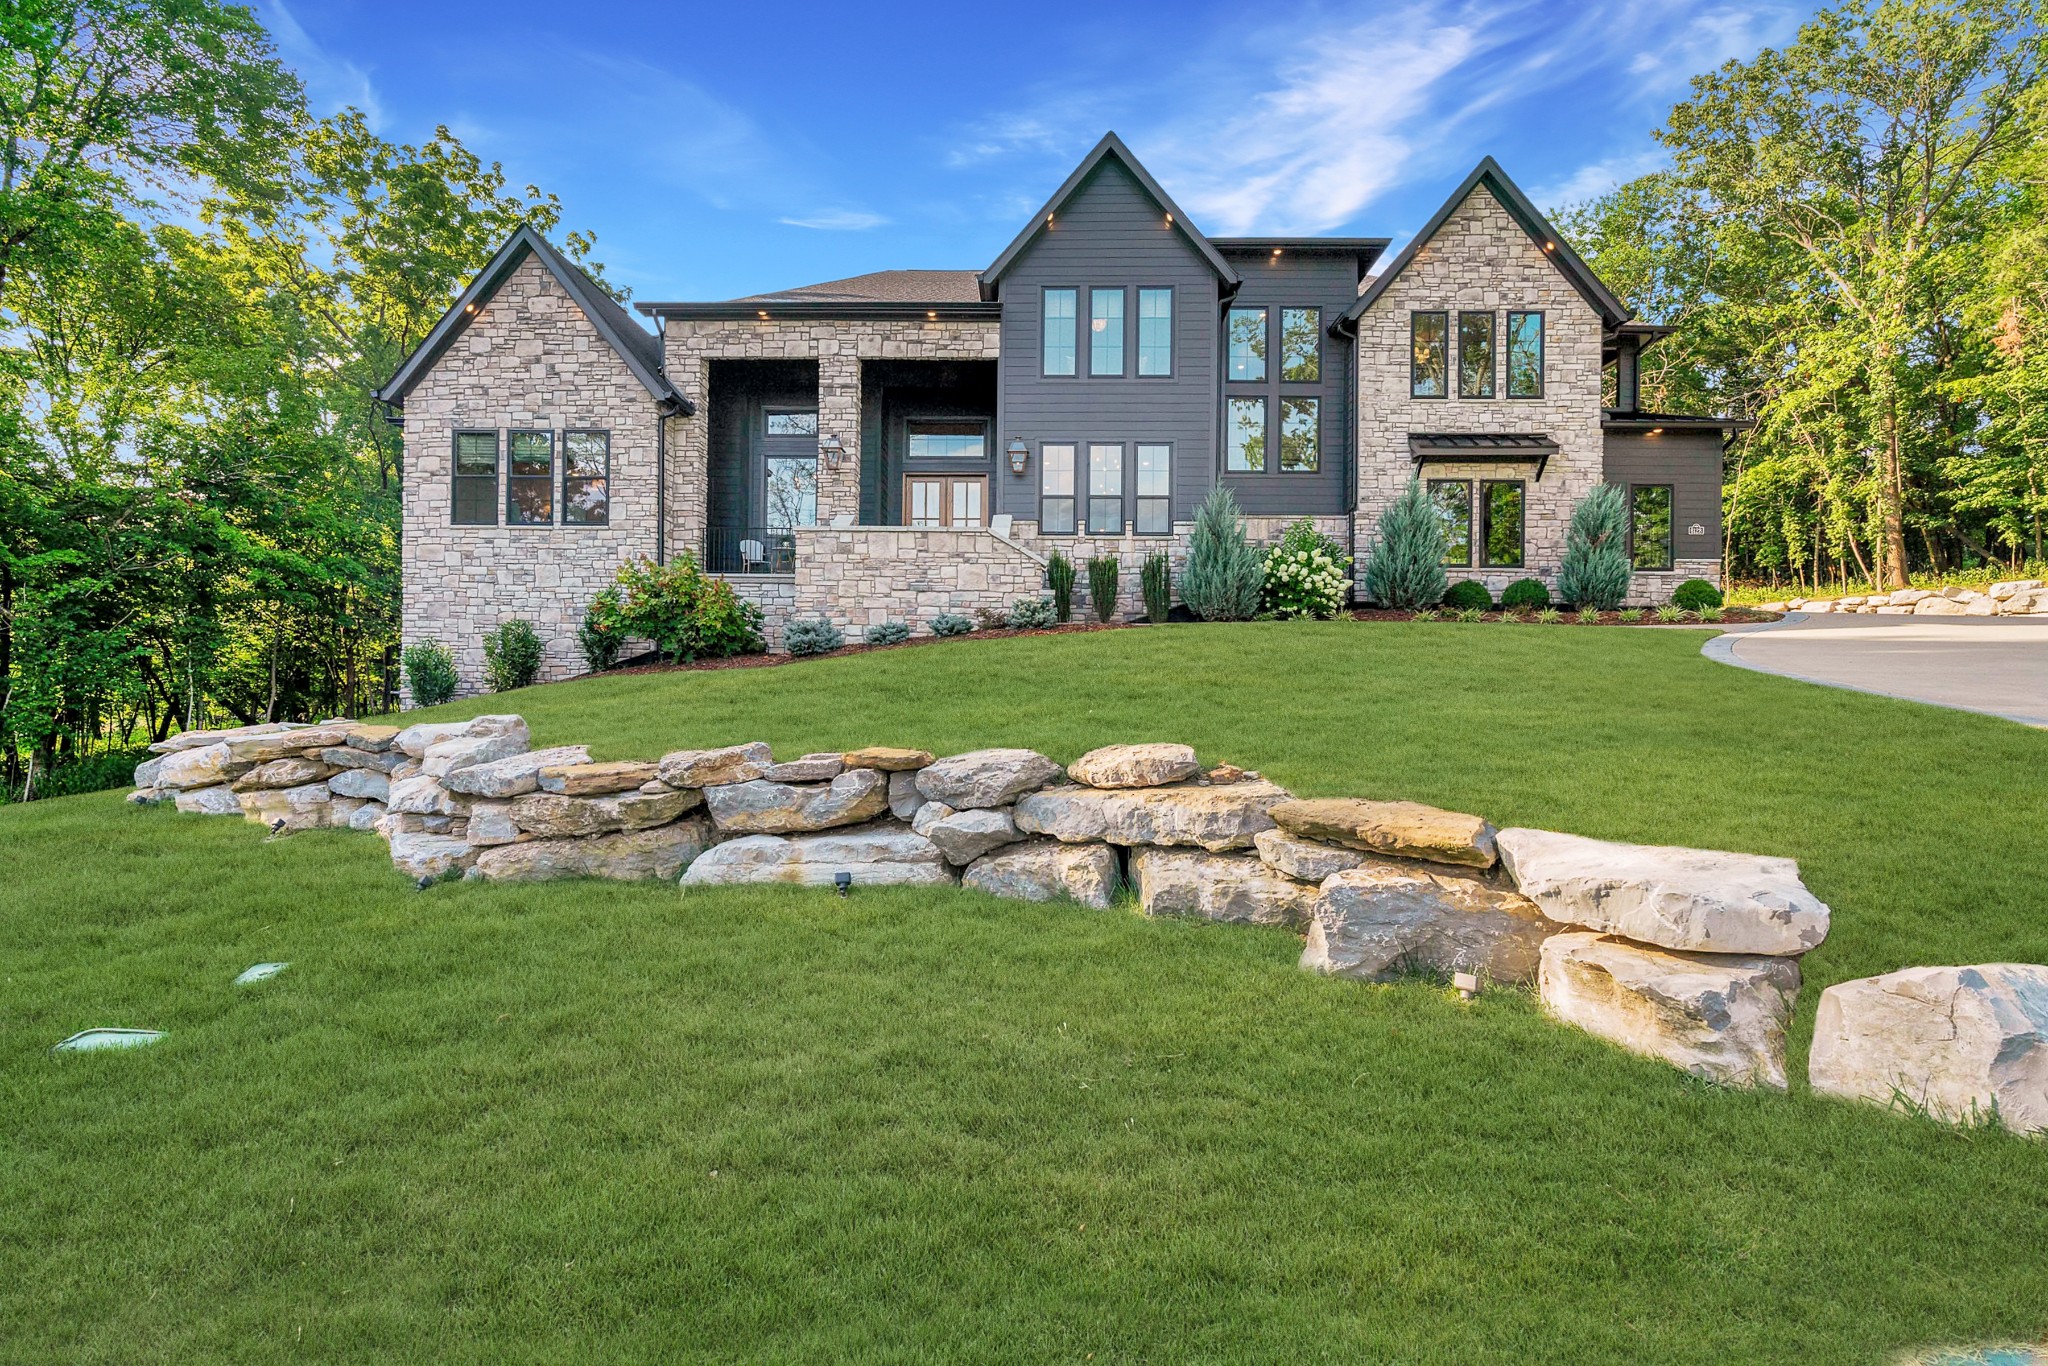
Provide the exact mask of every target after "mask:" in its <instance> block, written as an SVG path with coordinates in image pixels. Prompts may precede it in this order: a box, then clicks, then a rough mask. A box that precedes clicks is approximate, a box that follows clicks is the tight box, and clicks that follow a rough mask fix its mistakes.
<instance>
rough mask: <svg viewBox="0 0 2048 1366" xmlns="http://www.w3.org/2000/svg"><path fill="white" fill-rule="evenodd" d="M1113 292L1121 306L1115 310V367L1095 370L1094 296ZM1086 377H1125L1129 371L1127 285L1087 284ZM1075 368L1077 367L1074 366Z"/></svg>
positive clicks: (1128, 292)
mask: <svg viewBox="0 0 2048 1366" xmlns="http://www.w3.org/2000/svg"><path fill="white" fill-rule="evenodd" d="M1098 294H1114V295H1116V296H1118V298H1119V300H1120V301H1121V304H1122V306H1121V307H1120V308H1119V309H1118V310H1117V353H1116V355H1117V368H1116V369H1114V370H1097V369H1096V368H1095V296H1096V295H1098ZM1086 331H1087V333H1088V372H1087V373H1088V378H1089V379H1127V378H1129V376H1130V373H1131V289H1130V286H1129V285H1090V286H1088V326H1087V329H1086ZM1076 368H1077V369H1078V368H1079V367H1076Z"/></svg>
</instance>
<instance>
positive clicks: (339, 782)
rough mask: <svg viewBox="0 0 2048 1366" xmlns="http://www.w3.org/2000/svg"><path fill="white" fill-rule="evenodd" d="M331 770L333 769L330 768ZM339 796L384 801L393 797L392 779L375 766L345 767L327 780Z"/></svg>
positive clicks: (329, 786) (328, 784) (331, 788)
mask: <svg viewBox="0 0 2048 1366" xmlns="http://www.w3.org/2000/svg"><path fill="white" fill-rule="evenodd" d="M330 771H331V770H330ZM327 786H328V788H329V789H330V790H332V791H333V793H334V795H335V796H337V797H360V798H362V799H363V800H365V801H372V802H382V801H388V800H390V797H391V779H390V778H389V777H387V776H385V775H384V774H382V773H379V772H377V770H375V769H373V768H345V769H342V770H341V771H340V772H338V773H334V775H333V776H332V777H330V778H329V779H328V780H327Z"/></svg>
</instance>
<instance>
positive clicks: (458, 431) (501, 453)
mask: <svg viewBox="0 0 2048 1366" xmlns="http://www.w3.org/2000/svg"><path fill="white" fill-rule="evenodd" d="M465 436H488V437H489V438H490V439H491V475H490V479H491V490H490V495H489V496H488V497H487V498H486V499H485V503H484V505H485V506H486V507H488V508H490V510H491V516H490V520H489V521H460V520H458V519H457V518H456V515H455V514H456V509H457V508H458V507H459V506H461V501H462V500H461V499H460V498H459V497H458V496H457V495H458V494H459V493H460V492H461V489H462V481H463V480H465V479H468V480H473V481H480V480H482V479H483V477H484V476H482V475H480V474H464V473H462V438H463V437H465ZM504 458H505V440H504V436H503V434H502V433H500V432H499V430H498V429H497V428H496V427H457V428H455V429H454V430H453V431H452V432H450V434H449V438H448V480H449V483H448V525H450V526H497V525H499V524H500V522H501V521H502V520H503V519H504V515H505V510H504V509H503V508H502V507H500V506H499V505H498V485H499V483H500V482H501V470H502V468H503V465H504Z"/></svg>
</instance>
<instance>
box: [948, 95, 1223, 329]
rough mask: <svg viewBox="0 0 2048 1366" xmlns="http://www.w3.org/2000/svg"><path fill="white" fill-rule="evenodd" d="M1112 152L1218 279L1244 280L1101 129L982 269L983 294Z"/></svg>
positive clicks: (989, 293)
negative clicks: (1042, 204)
mask: <svg viewBox="0 0 2048 1366" xmlns="http://www.w3.org/2000/svg"><path fill="white" fill-rule="evenodd" d="M1112 156H1113V157H1115V158H1116V159H1117V162H1118V164H1120V165H1121V166H1122V167H1123V168H1124V169H1125V170H1127V171H1129V172H1130V173H1131V175H1132V176H1134V177H1135V178H1136V179H1137V182H1138V184H1139V185H1141V186H1143V187H1144V190H1145V193H1146V194H1149V195H1151V196H1152V198H1153V200H1154V201H1155V202H1157V203H1158V205H1159V207H1160V208H1162V209H1164V210H1165V211H1166V213H1167V215H1168V216H1169V217H1171V218H1172V219H1173V226H1174V228H1175V229H1176V230H1177V231H1178V232H1179V233H1180V234H1181V236H1183V237H1185V238H1186V239H1187V240H1188V245H1189V246H1191V247H1193V248H1194V249H1195V251H1196V252H1197V253H1199V254H1200V255H1201V257H1202V259H1203V260H1204V261H1206V262H1208V263H1209V269H1211V270H1213V271H1215V272H1216V277H1217V278H1218V279H1220V280H1222V281H1223V283H1224V284H1226V285H1229V286H1231V287H1233V288H1235V287H1236V286H1237V285H1240V284H1242V283H1244V281H1243V278H1242V277H1241V276H1239V275H1238V273H1237V271H1236V270H1234V269H1232V268H1231V265H1230V262H1228V261H1226V260H1224V259H1223V253H1222V252H1220V251H1218V250H1216V247H1215V245H1214V244H1213V243H1212V242H1210V241H1209V239H1208V238H1206V237H1204V236H1202V233H1201V230H1200V229H1199V228H1197V227H1196V226H1195V225H1194V224H1193V223H1192V222H1190V221H1189V220H1188V216H1187V215H1186V214H1184V213H1182V212H1181V211H1180V205H1178V204H1176V203H1174V202H1173V198H1172V196H1170V195H1169V194H1167V193H1166V191H1165V190H1162V189H1161V188H1159V182H1158V181H1156V180H1154V179H1153V178H1152V173H1151V172H1150V171H1148V170H1146V169H1145V168H1144V167H1143V166H1142V165H1140V164H1139V162H1138V159H1137V158H1136V157H1135V156H1132V155H1131V149H1130V148H1128V147H1126V146H1124V140H1123V139H1122V138H1120V137H1118V136H1117V135H1116V134H1115V133H1104V134H1103V135H1102V141H1100V142H1098V143H1096V144H1095V147H1094V150H1092V151H1090V152H1089V153H1088V155H1087V156H1085V157H1082V158H1081V164H1080V165H1079V166H1076V167H1075V168H1074V173H1073V174H1072V175H1070V176H1068V177H1067V178H1066V180H1065V181H1063V182H1061V184H1060V187H1059V188H1058V189H1057V190H1054V191H1053V192H1052V198H1051V199H1048V200H1046V201H1045V207H1044V208H1042V209H1040V210H1039V211H1038V212H1037V213H1036V214H1034V215H1033V216H1032V219H1031V221H1030V222H1029V223H1026V224H1025V225H1024V231H1022V232H1020V233H1018V234H1017V237H1016V240H1015V241H1013V242H1011V243H1010V245H1009V246H1007V247H1005V248H1003V254H1002V255H1001V256H998V257H996V259H995V261H994V262H993V263H992V264H991V265H990V266H989V268H988V269H987V270H984V271H983V272H982V273H981V282H980V283H981V297H982V298H984V299H993V298H995V297H996V285H997V283H998V282H999V281H1001V279H1002V278H1003V275H1004V273H1005V272H1006V271H1008V270H1009V269H1010V267H1011V266H1013V265H1015V264H1016V262H1017V258H1018V257H1020V256H1022V255H1023V254H1024V249H1025V248H1026V247H1028V246H1030V245H1031V244H1032V243H1033V242H1035V241H1036V240H1038V234H1039V233H1041V232H1043V231H1044V230H1045V227H1046V224H1047V221H1048V220H1049V219H1050V218H1051V217H1052V216H1053V215H1054V214H1056V213H1058V212H1059V211H1060V210H1061V209H1062V208H1064V207H1066V203H1067V201H1068V200H1069V199H1071V198H1073V197H1074V192H1075V191H1076V190H1079V189H1080V188H1081V183H1082V182H1083V181H1085V180H1086V179H1088V177H1089V175H1090V174H1091V173H1092V172H1093V171H1094V170H1095V168H1096V167H1097V166H1100V165H1101V164H1102V161H1103V158H1104V157H1112Z"/></svg>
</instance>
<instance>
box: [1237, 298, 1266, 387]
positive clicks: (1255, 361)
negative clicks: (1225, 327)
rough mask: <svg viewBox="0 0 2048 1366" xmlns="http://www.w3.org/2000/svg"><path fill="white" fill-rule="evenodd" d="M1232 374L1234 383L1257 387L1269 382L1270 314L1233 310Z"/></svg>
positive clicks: (1261, 311) (1253, 309) (1258, 309)
mask: <svg viewBox="0 0 2048 1366" xmlns="http://www.w3.org/2000/svg"><path fill="white" fill-rule="evenodd" d="M1229 333H1230V370H1229V376H1230V379H1231V380H1232V381H1233V382H1250V383H1257V382H1259V381H1261V380H1263V379H1265V378H1266V310H1265V309H1263V308H1233V309H1231V310H1230V324H1229Z"/></svg>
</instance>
